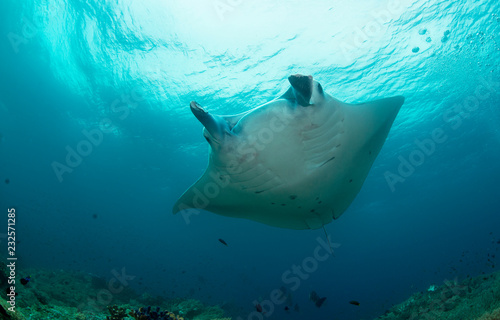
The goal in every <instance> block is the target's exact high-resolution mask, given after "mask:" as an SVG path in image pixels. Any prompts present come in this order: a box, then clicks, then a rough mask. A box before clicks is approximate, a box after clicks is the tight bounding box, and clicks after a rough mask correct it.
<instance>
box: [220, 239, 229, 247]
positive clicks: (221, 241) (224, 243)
mask: <svg viewBox="0 0 500 320" xmlns="http://www.w3.org/2000/svg"><path fill="white" fill-rule="evenodd" d="M219 242H220V243H222V244H223V245H225V246H226V247H227V243H226V241H224V240H222V239H219Z"/></svg>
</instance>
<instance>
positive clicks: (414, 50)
mask: <svg viewBox="0 0 500 320" xmlns="http://www.w3.org/2000/svg"><path fill="white" fill-rule="evenodd" d="M411 51H412V52H413V53H417V52H419V51H420V48H419V47H415V48H413V49H411Z"/></svg>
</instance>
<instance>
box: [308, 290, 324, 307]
mask: <svg viewBox="0 0 500 320" xmlns="http://www.w3.org/2000/svg"><path fill="white" fill-rule="evenodd" d="M309 300H311V301H312V302H314V304H315V305H316V307H318V308H319V307H321V306H322V305H323V303H324V302H325V300H326V297H323V298H320V296H319V295H318V294H317V293H316V291H311V293H309Z"/></svg>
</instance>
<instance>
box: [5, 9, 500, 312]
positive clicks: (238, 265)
mask: <svg viewBox="0 0 500 320" xmlns="http://www.w3.org/2000/svg"><path fill="white" fill-rule="evenodd" d="M499 12H500V3H498V2H497V1H492V0H489V1H487V0H483V1H475V2H472V1H465V0H461V1H437V0H432V1H423V0H388V1H385V0H384V1H367V0H366V1H365V0H363V1H358V2H353V1H345V2H344V1H337V2H335V1H308V2H305V1H273V2H271V1H244V0H239V1H229V0H220V1H219V0H214V1H212V0H210V1H195V0H191V1H182V2H180V1H179V2H170V3H169V2H167V1H156V0H147V1H142V2H138V1H136V2H132V1H108V2H100V1H76V0H73V1H72V0H67V1H64V0H60V1H53V0H34V1H13V0H3V1H2V2H1V3H0V58H1V60H0V134H1V138H0V181H1V182H2V183H1V184H0V210H2V211H4V212H5V218H4V219H1V220H0V221H1V224H2V225H4V224H5V225H6V221H7V217H6V213H7V208H9V207H15V208H16V210H17V220H16V222H17V224H16V227H17V240H19V241H20V242H19V244H18V245H17V254H18V256H19V264H20V266H22V267H47V268H54V269H68V270H82V271H85V272H91V273H95V274H98V275H102V276H104V277H107V278H110V277H112V274H111V270H113V269H116V270H120V269H122V268H126V272H127V273H128V274H130V275H134V276H136V278H135V279H134V280H131V281H130V285H131V286H133V287H134V288H136V289H137V290H138V291H139V292H143V291H148V292H152V293H153V294H162V295H164V296H166V297H192V298H196V299H199V300H201V301H203V302H206V303H208V304H221V305H224V306H226V307H227V308H230V310H232V311H234V310H237V313H236V314H234V313H233V316H235V317H234V318H235V319H236V316H238V315H239V316H241V317H242V318H243V319H247V318H248V315H249V314H250V312H252V311H254V307H253V301H255V300H259V301H264V300H266V299H269V295H270V293H271V292H272V291H273V289H276V288H279V287H281V286H283V285H285V286H287V287H289V288H290V287H292V286H293V287H294V292H293V299H294V301H295V302H296V303H298V304H299V305H300V308H301V312H300V313H293V312H292V313H291V314H285V312H284V311H283V306H276V309H275V310H274V311H273V312H268V313H267V314H266V316H265V317H267V316H269V318H270V319H302V318H304V317H307V318H308V319H344V320H349V319H370V318H374V317H376V316H378V315H380V314H382V313H383V312H384V311H385V310H386V309H387V308H389V307H390V306H391V305H392V304H394V303H398V302H401V301H403V300H405V299H406V298H407V297H408V296H409V295H410V294H412V293H413V292H416V291H423V290H426V289H427V288H428V287H429V286H430V285H431V284H437V285H439V284H443V283H444V281H445V280H447V279H448V280H453V279H455V278H458V279H463V278H464V277H466V276H467V275H470V276H474V275H478V274H481V272H491V271H494V270H498V268H499V267H498V266H499V265H500V263H499V261H498V258H497V260H496V267H495V268H493V267H492V266H491V264H490V263H487V260H486V256H487V254H488V253H492V252H495V251H498V249H499V247H500V245H499V244H497V243H496V242H497V241H498V240H499V239H500V229H499V227H498V226H500V212H499V211H500V188H499V186H498V183H499V182H498V181H499V179H500V165H499V161H500V77H499V69H498V66H499V63H500V16H499V15H498V13H499ZM417 48H418V50H417ZM295 73H302V74H311V75H313V76H314V78H315V79H316V80H317V81H319V82H320V83H322V85H323V87H324V88H325V91H326V92H328V93H329V94H331V95H333V96H335V97H336V98H338V99H340V100H344V101H347V102H362V101H366V100H370V99H374V98H376V97H385V96H392V95H399V94H400V95H404V96H405V97H406V102H405V104H404V105H403V107H402V109H401V111H400V113H399V115H398V117H397V118H396V120H395V122H394V125H393V128H392V130H391V132H390V133H389V136H388V138H387V141H386V143H385V145H384V147H383V149H382V151H381V152H380V154H379V156H378V158H377V160H376V162H375V164H374V166H373V167H372V169H371V171H370V174H369V176H368V178H367V179H366V182H365V184H364V186H363V188H362V190H361V192H360V193H359V195H358V196H357V198H356V199H355V200H354V202H353V203H352V205H351V206H350V207H349V209H348V210H347V211H346V212H345V213H344V214H343V215H342V216H341V217H340V219H338V220H336V221H334V222H333V223H331V224H329V225H327V226H326V231H327V232H328V233H329V234H330V235H331V240H332V242H333V243H335V244H336V246H338V245H339V246H338V247H337V248H335V253H334V257H330V258H329V259H328V260H326V261H323V262H318V264H317V267H315V268H314V270H313V271H311V272H309V273H307V274H306V276H304V277H303V278H304V279H301V280H300V282H298V281H296V280H293V281H292V280H291V278H290V277H286V276H285V278H286V279H288V280H290V281H289V282H288V283H287V282H286V281H285V282H284V281H283V274H288V275H289V273H287V271H288V270H292V268H293V266H294V265H301V264H302V263H303V262H304V261H306V260H307V258H308V257H311V256H312V255H313V252H314V250H315V248H316V247H317V246H318V240H317V238H318V237H320V238H321V239H324V233H323V230H321V229H319V230H308V231H297V230H285V229H279V228H274V227H269V226H266V225H262V224H259V223H255V222H252V221H247V220H238V219H232V218H225V217H222V216H218V215H214V214H211V213H203V214H200V215H198V216H193V217H192V219H191V220H190V221H189V223H186V222H185V221H184V219H183V218H182V216H181V215H175V216H174V215H172V214H171V213H170V212H171V207H172V205H173V204H174V202H175V200H176V199H177V197H179V196H180V195H181V194H182V192H183V191H184V190H185V189H186V188H188V187H189V186H190V185H191V184H192V183H193V182H194V181H195V180H196V179H197V178H198V177H199V176H200V175H201V174H202V173H203V171H204V169H205V167H206V164H207V155H208V146H207V143H206V141H205V140H204V139H203V136H202V134H201V129H202V126H201V124H200V123H199V122H198V121H197V120H196V119H195V118H194V116H193V115H192V114H191V112H190V110H189V101H191V100H196V101H198V102H200V103H201V104H202V105H204V106H206V107H207V109H208V110H209V111H210V112H212V113H215V114H234V113H239V112H242V111H245V110H248V109H251V108H253V107H256V106H258V105H260V104H262V103H265V102H267V101H269V100H271V99H274V98H275V97H276V96H278V95H279V94H280V93H282V92H284V90H286V88H287V87H288V83H287V81H286V79H287V77H288V76H289V75H290V74H295ZM101 134H102V141H101V137H100V135H101ZM89 136H90V138H89ZM92 137H93V138H92ZM92 139H95V140H92ZM432 139H434V140H432ZM430 141H432V142H430ZM73 152H80V153H81V154H84V156H81V157H80V159H79V158H76V157H75V156H74V155H73V156H72V153H73ZM55 163H59V164H61V165H67V166H68V168H69V169H70V170H68V171H65V172H61V171H58V170H57V169H54V168H55V167H54V166H56V168H61V167H57V164H55ZM408 163H409V164H410V165H408ZM410 166H411V167H410ZM70 171H71V172H70ZM58 172H59V173H58ZM6 179H8V182H9V183H6V181H5V182H4V180H6ZM388 179H389V180H388ZM394 179H396V180H394ZM388 181H389V182H388ZM4 221H5V222H4ZM2 236H3V238H2V239H1V240H2V246H4V245H5V234H2ZM219 238H222V239H224V240H225V241H226V242H227V243H228V244H229V246H227V247H225V246H223V245H221V243H219V241H218V239H219ZM3 250H4V249H2V251H3ZM498 256H500V255H497V257H498ZM295 279H298V278H295ZM295 284H296V286H295ZM312 290H315V291H316V292H318V293H319V294H320V295H321V296H326V297H327V300H326V304H325V305H324V306H323V307H321V308H320V309H318V308H316V307H315V306H314V305H313V304H312V303H311V302H310V301H309V300H308V296H309V292H310V291H312ZM350 300H358V301H360V302H361V305H360V306H359V307H356V306H353V305H350V304H349V303H348V302H349V301H350Z"/></svg>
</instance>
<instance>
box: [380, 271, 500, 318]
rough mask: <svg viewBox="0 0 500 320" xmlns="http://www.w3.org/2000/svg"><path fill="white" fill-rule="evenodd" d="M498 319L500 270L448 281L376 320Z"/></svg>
mask: <svg viewBox="0 0 500 320" xmlns="http://www.w3.org/2000/svg"><path fill="white" fill-rule="evenodd" d="M430 289H432V290H430ZM403 319H404V320H417V319H418V320H434V319H440V320H458V319H467V320H473V319H477V320H479V319H480V320H499V319H500V272H496V273H493V274H491V275H488V276H486V275H483V276H479V277H476V278H467V279H465V280H463V281H458V280H457V279H455V280H445V281H444V284H443V285H441V286H435V285H433V286H431V288H429V290H427V291H426V292H420V293H416V294H414V295H413V296H411V297H410V298H409V299H408V300H406V301H404V302H402V303H400V304H398V305H396V306H394V307H393V308H392V309H391V310H388V311H387V312H386V313H385V314H384V315H383V316H381V317H378V318H377V320H403Z"/></svg>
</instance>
